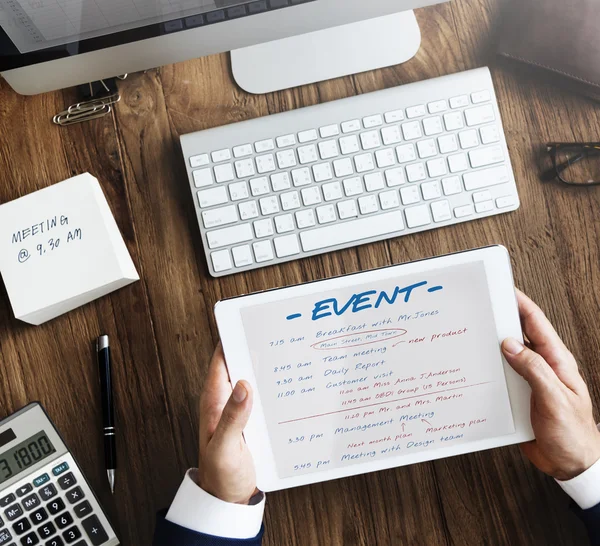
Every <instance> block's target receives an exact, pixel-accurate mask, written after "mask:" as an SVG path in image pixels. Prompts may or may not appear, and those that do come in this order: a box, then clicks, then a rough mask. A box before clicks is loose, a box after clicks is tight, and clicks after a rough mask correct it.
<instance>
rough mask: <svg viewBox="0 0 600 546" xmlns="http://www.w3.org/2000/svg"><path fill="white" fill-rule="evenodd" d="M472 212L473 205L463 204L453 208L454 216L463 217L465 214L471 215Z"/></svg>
mask: <svg viewBox="0 0 600 546" xmlns="http://www.w3.org/2000/svg"><path fill="white" fill-rule="evenodd" d="M474 212H475V211H474V210H473V205H464V206H462V207H456V208H455V209H454V216H456V217H457V218H464V217H465V216H471V215H472V214H473V213H474Z"/></svg>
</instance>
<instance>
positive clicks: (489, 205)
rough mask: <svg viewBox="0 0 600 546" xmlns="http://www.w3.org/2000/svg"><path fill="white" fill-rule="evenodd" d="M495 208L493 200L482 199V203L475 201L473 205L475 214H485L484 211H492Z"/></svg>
mask: <svg viewBox="0 0 600 546" xmlns="http://www.w3.org/2000/svg"><path fill="white" fill-rule="evenodd" d="M494 209H495V207H494V202H493V201H484V202H483V203H477V204H476V205H475V212H476V213H477V214H485V213H486V212H492V211H493V210H494Z"/></svg>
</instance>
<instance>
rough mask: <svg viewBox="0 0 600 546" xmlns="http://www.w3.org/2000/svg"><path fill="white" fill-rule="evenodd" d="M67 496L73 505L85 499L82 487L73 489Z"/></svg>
mask: <svg viewBox="0 0 600 546" xmlns="http://www.w3.org/2000/svg"><path fill="white" fill-rule="evenodd" d="M65 496H66V497H67V500H68V501H69V502H70V503H71V504H75V503H76V502H79V501H80V500H83V498H84V497H85V495H84V494H83V491H82V490H81V487H75V488H74V489H71V491H68V492H67V494H66V495H65Z"/></svg>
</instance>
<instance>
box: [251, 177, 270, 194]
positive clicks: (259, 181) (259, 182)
mask: <svg viewBox="0 0 600 546" xmlns="http://www.w3.org/2000/svg"><path fill="white" fill-rule="evenodd" d="M250 191H251V192H252V195H253V196H254V197H258V196H259V195H265V194H267V193H269V191H270V189H269V181H268V180H267V177H266V176H261V177H260V178H254V179H252V180H250Z"/></svg>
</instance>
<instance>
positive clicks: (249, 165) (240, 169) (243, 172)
mask: <svg viewBox="0 0 600 546" xmlns="http://www.w3.org/2000/svg"><path fill="white" fill-rule="evenodd" d="M235 174H236V175H237V177H238V178H248V177H250V176H254V175H255V174H256V170H255V169H254V161H252V159H242V160H240V161H236V162H235Z"/></svg>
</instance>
